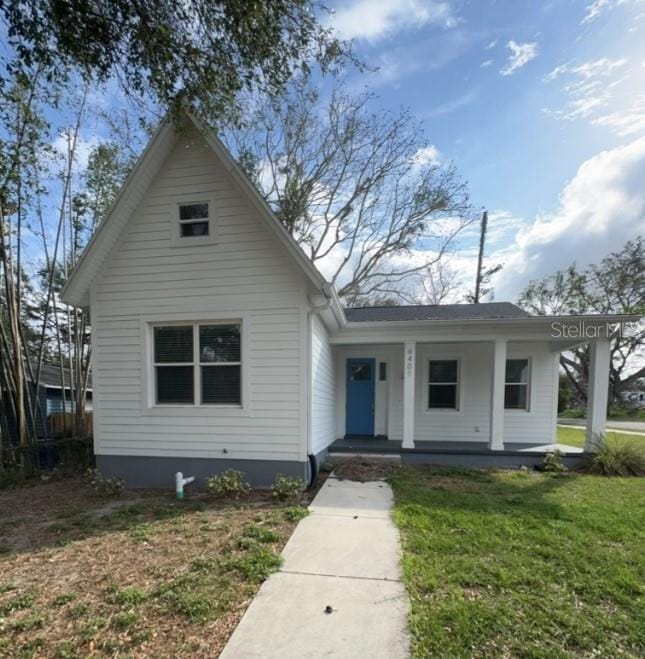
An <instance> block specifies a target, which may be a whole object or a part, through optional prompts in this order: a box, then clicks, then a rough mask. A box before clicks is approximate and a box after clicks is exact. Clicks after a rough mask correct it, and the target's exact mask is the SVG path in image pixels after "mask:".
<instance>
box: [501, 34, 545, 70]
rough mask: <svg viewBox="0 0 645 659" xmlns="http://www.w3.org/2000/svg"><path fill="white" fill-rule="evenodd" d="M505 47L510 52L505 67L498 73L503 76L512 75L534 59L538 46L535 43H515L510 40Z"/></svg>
mask: <svg viewBox="0 0 645 659" xmlns="http://www.w3.org/2000/svg"><path fill="white" fill-rule="evenodd" d="M506 47H507V48H508V49H509V50H510V51H511V54H510V55H509V58H508V62H507V63H506V66H505V67H504V68H503V69H502V70H501V71H500V73H501V74H502V75H503V76H510V75H512V74H513V73H515V71H517V70H518V69H521V68H522V67H523V66H526V65H527V64H528V63H529V62H530V61H531V60H533V59H535V58H536V57H537V54H538V44H537V42H535V41H534V42H532V43H517V42H516V41H513V40H511V41H509V42H508V43H507V44H506Z"/></svg>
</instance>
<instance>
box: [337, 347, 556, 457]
mask: <svg viewBox="0 0 645 659" xmlns="http://www.w3.org/2000/svg"><path fill="white" fill-rule="evenodd" d="M336 350H337V353H338V358H337V370H338V372H337V376H336V386H337V387H338V407H337V412H336V416H337V433H338V436H339V437H342V436H343V435H344V432H345V430H344V428H345V360H346V359H347V358H348V357H375V358H376V359H377V362H378V360H379V359H388V360H389V363H388V380H389V383H388V387H387V401H381V402H380V403H379V397H378V396H379V394H378V391H377V399H376V407H377V419H378V413H379V409H378V408H379V404H380V405H386V406H387V414H388V422H387V435H388V437H389V438H390V439H395V440H400V439H402V435H403V349H402V348H401V347H400V346H394V345H392V346H372V345H359V346H352V347H349V346H338V347H337V348H336ZM508 357H509V358H511V357H528V358H529V359H530V360H531V384H530V396H531V398H530V410H529V411H528V412H524V411H515V410H507V411H506V412H505V414H504V441H505V442H517V443H523V442H525V443H549V442H552V441H554V433H555V421H556V419H555V415H556V405H555V404H556V401H557V388H556V383H557V379H556V375H557V362H556V360H555V358H554V355H553V353H552V352H551V351H550V350H549V348H548V345H547V344H546V343H539V342H534V343H520V342H510V343H509V344H508ZM431 358H436V359H446V358H457V359H459V361H460V369H461V372H460V409H459V410H458V411H452V410H428V409H427V391H428V388H427V382H428V362H429V360H430V359H431ZM491 365H492V342H477V343H469V342H455V343H426V344H424V343H418V344H417V361H416V370H415V372H416V396H415V433H414V438H415V440H419V441H421V440H425V441H433V440H434V441H441V442H449V441H471V442H478V441H480V442H483V443H486V444H487V443H488V441H489V432H490V425H489V424H490V390H491V377H492V374H491ZM377 384H378V383H377Z"/></svg>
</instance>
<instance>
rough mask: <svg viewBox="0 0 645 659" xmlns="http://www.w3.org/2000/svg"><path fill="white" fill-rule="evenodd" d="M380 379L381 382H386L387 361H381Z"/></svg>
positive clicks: (379, 368)
mask: <svg viewBox="0 0 645 659" xmlns="http://www.w3.org/2000/svg"><path fill="white" fill-rule="evenodd" d="M378 379H379V381H380V382H385V381H386V380H387V362H379V365H378Z"/></svg>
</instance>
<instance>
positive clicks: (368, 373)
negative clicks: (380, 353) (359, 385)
mask: <svg viewBox="0 0 645 659" xmlns="http://www.w3.org/2000/svg"><path fill="white" fill-rule="evenodd" d="M349 379H350V380H351V381H352V382H358V381H361V380H371V379H372V365H371V364H370V363H369V362H363V363H360V364H352V365H351V371H350V375H349Z"/></svg>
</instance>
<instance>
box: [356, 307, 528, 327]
mask: <svg viewBox="0 0 645 659" xmlns="http://www.w3.org/2000/svg"><path fill="white" fill-rule="evenodd" d="M530 315H531V314H529V313H527V312H526V311H524V310H523V309H520V308H519V307H518V306H516V305H514V304H512V303H511V302H481V303H479V304H423V305H417V306H401V307H350V308H346V309H345V316H346V317H347V320H348V321H350V322H352V323H370V322H378V321H397V320H398V321H400V320H475V319H479V320H484V319H495V318H528V317H529V316H530Z"/></svg>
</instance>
